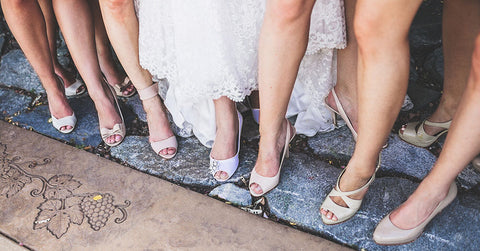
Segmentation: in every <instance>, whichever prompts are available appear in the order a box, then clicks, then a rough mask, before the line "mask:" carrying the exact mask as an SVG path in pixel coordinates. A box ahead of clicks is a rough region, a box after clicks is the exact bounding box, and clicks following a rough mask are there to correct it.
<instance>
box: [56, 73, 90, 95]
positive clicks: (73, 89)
mask: <svg viewBox="0 0 480 251" xmlns="http://www.w3.org/2000/svg"><path fill="white" fill-rule="evenodd" d="M58 79H60V81H61V82H62V84H63V86H65V83H64V82H63V80H62V78H60V77H59V78H58ZM81 87H83V89H81V90H80V91H78V90H79V89H80V88H81ZM86 91H87V88H85V84H84V83H83V82H82V81H81V80H80V79H75V82H74V83H73V84H71V85H70V86H69V87H65V96H67V97H74V96H80V95H82V94H84V93H85V92H86Z"/></svg>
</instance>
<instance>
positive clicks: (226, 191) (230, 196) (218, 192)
mask: <svg viewBox="0 0 480 251" xmlns="http://www.w3.org/2000/svg"><path fill="white" fill-rule="evenodd" d="M208 196H211V197H218V198H220V199H222V200H225V201H228V202H230V203H232V204H233V205H236V206H248V205H251V204H252V196H251V195H250V192H249V191H248V190H247V189H244V188H240V187H238V186H236V185H235V184H232V183H226V184H223V185H220V186H218V187H216V188H214V189H213V190H212V191H211V192H210V193H209V194H208Z"/></svg>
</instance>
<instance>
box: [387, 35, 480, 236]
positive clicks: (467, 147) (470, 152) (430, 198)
mask: <svg viewBox="0 0 480 251" xmlns="http://www.w3.org/2000/svg"><path fill="white" fill-rule="evenodd" d="M475 44H476V48H475V52H474V56H473V62H472V70H471V72H470V77H469V79H468V84H467V87H466V90H465V92H464V94H463V96H462V99H461V102H460V105H459V106H458V111H457V112H456V114H455V118H454V120H453V122H452V125H451V129H450V132H449V133H448V136H447V139H446V141H445V146H444V147H443V151H442V153H441V154H440V157H439V158H438V160H437V162H436V163H435V165H434V167H433V169H432V171H431V172H430V174H429V175H428V176H427V177H426V178H425V179H424V180H423V181H422V183H420V185H419V186H418V188H417V190H415V192H414V193H413V194H412V195H411V196H410V198H408V200H407V201H406V202H405V203H403V204H402V205H401V206H400V207H399V208H398V209H397V210H395V211H393V212H392V214H391V216H390V219H391V220H392V222H393V223H394V224H395V225H396V226H397V227H399V228H402V229H411V228H414V227H416V226H418V225H419V224H420V223H422V222H423V221H424V220H425V219H426V218H427V217H428V216H429V215H430V214H431V213H432V212H433V210H434V209H435V208H436V206H437V205H438V203H439V202H440V201H441V200H443V199H444V198H445V196H446V195H447V193H448V189H449V187H450V184H451V183H452V182H453V181H454V180H455V178H456V177H457V175H458V174H459V173H460V172H461V171H462V170H463V169H464V168H465V167H466V166H467V165H468V162H470V160H471V159H472V158H473V157H475V156H476V155H477V154H478V153H479V152H480V140H479V139H480V127H478V124H479V123H480V36H478V37H477V39H476V42H475Z"/></svg>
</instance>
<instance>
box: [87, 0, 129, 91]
mask: <svg viewBox="0 0 480 251" xmlns="http://www.w3.org/2000/svg"><path fill="white" fill-rule="evenodd" d="M90 5H91V7H92V10H93V16H94V18H95V22H94V23H95V42H96V45H97V55H98V61H99V63H100V69H101V70H102V72H103V74H104V75H105V78H106V79H107V81H108V83H110V84H111V85H112V86H113V85H115V84H118V83H122V82H123V80H124V79H125V74H123V72H122V71H121V70H120V69H118V68H117V66H116V65H115V61H114V59H113V54H112V51H111V49H110V42H109V40H108V37H107V31H106V30H105V25H104V24H103V19H102V13H101V12H100V6H99V5H98V1H90ZM134 90H135V87H134V86H133V85H132V84H130V85H129V86H127V87H126V88H125V89H124V90H123V92H122V93H123V95H129V94H131V93H132V92H133V91H134Z"/></svg>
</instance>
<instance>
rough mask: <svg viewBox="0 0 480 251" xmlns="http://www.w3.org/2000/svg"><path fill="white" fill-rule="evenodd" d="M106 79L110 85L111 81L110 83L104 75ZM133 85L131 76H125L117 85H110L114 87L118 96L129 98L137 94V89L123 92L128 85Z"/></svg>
mask: <svg viewBox="0 0 480 251" xmlns="http://www.w3.org/2000/svg"><path fill="white" fill-rule="evenodd" d="M104 80H105V82H106V83H107V84H108V85H110V83H108V81H107V78H106V77H104ZM131 85H133V84H132V82H131V81H130V78H129V77H128V76H125V78H124V79H123V82H121V83H118V84H116V85H110V86H111V87H112V88H113V90H115V94H117V96H118V97H124V98H129V97H131V96H133V95H135V93H136V92H137V91H136V89H133V91H132V92H130V93H129V94H123V92H124V91H125V89H126V88H127V87H129V86H131Z"/></svg>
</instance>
